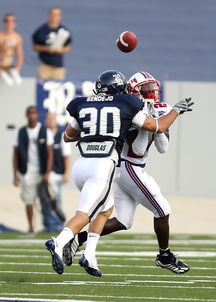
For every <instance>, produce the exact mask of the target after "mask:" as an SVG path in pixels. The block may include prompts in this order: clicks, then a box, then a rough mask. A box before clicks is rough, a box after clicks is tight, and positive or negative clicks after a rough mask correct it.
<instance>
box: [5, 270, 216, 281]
mask: <svg viewBox="0 0 216 302" xmlns="http://www.w3.org/2000/svg"><path fill="white" fill-rule="evenodd" d="M1 273H9V274H12V273H19V274H31V273H33V274H43V275H46V274H48V275H50V274H52V275H56V273H54V272H23V271H1ZM64 275H77V276H81V275H82V276H83V273H75V272H71V273H64ZM104 276H118V277H125V276H128V277H144V278H146V277H148V278H149V277H150V278H152V277H157V278H177V279H180V278H198V279H199V278H201V279H200V281H203V282H208V280H206V279H216V276H209V275H204V276H203V275H192V276H191V275H187V274H180V275H178V274H170V275H158V274H104ZM202 278H205V279H204V280H203V279H202ZM135 281H136V280H135ZM209 282H215V281H214V280H209ZM3 283H5V281H0V284H3Z"/></svg>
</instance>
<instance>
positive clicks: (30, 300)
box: [0, 295, 103, 302]
mask: <svg viewBox="0 0 216 302" xmlns="http://www.w3.org/2000/svg"><path fill="white" fill-rule="evenodd" d="M40 296H42V295H40ZM0 301H3V302H8V301H16V302H23V301H27V302H34V301H36V302H39V301H40V302H77V301H79V302H103V301H95V300H94V301H92V300H56V299H55V300H53V299H39V298H37V299H34V298H7V297H3V298H0Z"/></svg>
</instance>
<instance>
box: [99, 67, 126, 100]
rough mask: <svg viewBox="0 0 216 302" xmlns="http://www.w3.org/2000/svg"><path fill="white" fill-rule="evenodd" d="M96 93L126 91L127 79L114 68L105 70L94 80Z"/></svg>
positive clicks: (119, 92)
mask: <svg viewBox="0 0 216 302" xmlns="http://www.w3.org/2000/svg"><path fill="white" fill-rule="evenodd" d="M95 90H96V94H99V93H105V94H122V93H127V92H128V91H127V81H126V78H125V77H124V76H123V74H122V73H121V72H119V71H115V70H107V71H104V72H103V73H101V74H100V75H99V77H98V78H97V80H96V82H95Z"/></svg>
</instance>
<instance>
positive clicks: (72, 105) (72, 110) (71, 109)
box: [66, 98, 79, 118]
mask: <svg viewBox="0 0 216 302" xmlns="http://www.w3.org/2000/svg"><path fill="white" fill-rule="evenodd" d="M78 102H79V98H75V99H73V100H72V101H70V103H69V104H68V105H67V107H66V110H67V111H68V113H69V114H70V116H73V117H75V118H76V113H77V104H78Z"/></svg>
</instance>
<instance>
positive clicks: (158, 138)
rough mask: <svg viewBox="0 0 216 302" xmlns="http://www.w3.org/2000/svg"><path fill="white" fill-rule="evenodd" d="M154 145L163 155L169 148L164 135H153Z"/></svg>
mask: <svg viewBox="0 0 216 302" xmlns="http://www.w3.org/2000/svg"><path fill="white" fill-rule="evenodd" d="M154 144H155V147H156V149H157V151H158V152H159V153H165V152H167V151H168V148H169V140H168V138H167V137H166V135H165V134H164V133H155V135H154Z"/></svg>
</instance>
